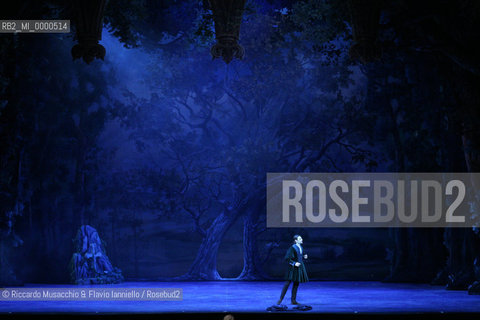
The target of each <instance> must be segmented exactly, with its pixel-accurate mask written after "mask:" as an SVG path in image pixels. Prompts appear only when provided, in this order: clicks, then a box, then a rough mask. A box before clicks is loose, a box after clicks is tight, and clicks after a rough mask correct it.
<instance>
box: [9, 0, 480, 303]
mask: <svg viewBox="0 0 480 320" xmlns="http://www.w3.org/2000/svg"><path fill="white" fill-rule="evenodd" d="M2 6H6V4H3V3H2ZM0 12H1V16H2V19H66V20H71V21H72V32H71V33H56V34H53V33H52V34H35V35H32V34H1V35H0V61H1V62H0V285H3V286H5V285H19V284H20V285H21V284H24V283H69V282H75V270H72V268H74V265H75V263H76V262H75V261H77V262H78V263H87V264H88V259H90V258H92V256H93V257H96V256H97V254H98V256H102V257H103V258H102V259H103V260H101V261H102V262H101V264H102V266H108V268H109V270H114V271H112V272H114V273H115V276H112V277H110V278H108V277H107V278H108V279H107V278H103V280H102V281H107V282H108V281H123V280H132V279H135V280H150V281H152V280H153V281H154V280H172V281H173V280H175V281H178V280H222V279H229V280H232V279H235V280H282V279H283V274H284V271H285V264H284V261H283V257H284V254H285V250H286V249H287V248H288V246H289V245H290V244H291V243H292V236H293V235H294V234H296V233H298V234H301V235H302V237H303V238H304V245H305V248H307V250H308V253H309V260H308V262H307V268H308V272H309V276H310V278H311V279H317V280H377V281H378V280H381V281H389V282H418V283H431V284H436V285H443V286H445V288H446V289H460V290H468V291H469V293H471V294H479V293H480V238H479V236H480V235H479V232H478V229H477V228H429V229H427V228H398V229H393V228H391V229H387V228H377V229H374V228H360V229H357V228H352V229H347V228H344V229H328V228H327V229H322V228H308V229H293V228H268V229H267V228H266V221H265V218H266V212H265V211H266V209H265V203H266V199H265V188H266V186H265V183H266V174H267V172H478V171H479V170H480V154H479V152H480V90H479V89H480V60H479V59H478V57H479V56H480V44H479V42H478V30H480V2H479V1H476V0H459V1H453V0H451V1H438V0H437V1H429V0H426V1H411V0H397V1H381V0H370V1H360V0H346V1H345V0H298V1H293V0H248V1H241V0H239V1H215V0H210V1H208V0H205V1H198V0H184V1H174V0H110V1H93V0H86V1H65V0H51V1H33V0H30V1H17V2H15V3H13V5H12V4H10V3H9V6H8V7H5V8H2V10H0ZM478 197H479V198H478V199H479V201H480V194H479V195H478ZM479 210H480V209H479V207H478V204H473V205H472V214H473V215H474V216H477V215H478V213H479V212H480V211H479ZM82 226H83V227H82ZM87 226H88V227H87ZM85 239H87V240H88V241H95V242H94V243H95V245H96V248H97V249H98V251H94V252H89V254H90V256H88V255H82V254H81V252H82V246H84V245H85V243H86V242H85V241H86V240H85ZM91 239H95V240H91ZM92 243H93V242H92ZM97 249H95V250H97ZM93 259H95V258H93ZM79 261H80V262H79ZM94 276H97V275H94ZM77 277H78V273H77ZM77 280H78V279H77ZM77 283H79V282H78V281H77Z"/></svg>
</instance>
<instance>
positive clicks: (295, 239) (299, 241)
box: [293, 234, 303, 244]
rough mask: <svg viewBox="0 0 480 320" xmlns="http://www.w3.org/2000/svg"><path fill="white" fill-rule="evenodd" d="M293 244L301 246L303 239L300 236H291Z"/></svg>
mask: <svg viewBox="0 0 480 320" xmlns="http://www.w3.org/2000/svg"><path fill="white" fill-rule="evenodd" d="M293 242H295V243H296V244H302V243H303V239H302V237H301V236H300V235H298V234H296V235H294V236H293Z"/></svg>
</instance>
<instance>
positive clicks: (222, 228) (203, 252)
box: [178, 209, 241, 280]
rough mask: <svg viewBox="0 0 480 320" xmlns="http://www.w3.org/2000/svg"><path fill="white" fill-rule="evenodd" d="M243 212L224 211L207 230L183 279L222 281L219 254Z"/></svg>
mask: <svg viewBox="0 0 480 320" xmlns="http://www.w3.org/2000/svg"><path fill="white" fill-rule="evenodd" d="M240 213H241V210H238V209H237V210H235V211H227V210H225V211H223V212H222V213H221V214H220V215H219V216H218V217H217V218H215V220H214V221H213V222H212V224H211V226H210V227H209V228H208V229H207V230H206V233H205V237H204V238H203V240H202V243H201V244H200V248H199V249H198V251H197V256H196V258H195V260H194V262H193V264H192V266H191V267H190V270H189V271H188V272H187V273H186V274H185V275H183V276H181V277H178V278H181V279H185V280H186V279H190V280H221V279H222V277H221V276H220V275H219V274H218V271H217V254H218V248H219V247H220V243H221V242H222V239H223V237H224V236H225V233H226V232H227V231H228V229H229V228H230V227H231V226H232V224H233V223H234V222H235V220H236V218H237V217H238V216H239V215H240Z"/></svg>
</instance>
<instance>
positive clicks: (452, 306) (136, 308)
mask: <svg viewBox="0 0 480 320" xmlns="http://www.w3.org/2000/svg"><path fill="white" fill-rule="evenodd" d="M282 285H283V282H281V281H278V282H275V281H273V282H257V281H252V282H250V281H248V282H247V281H207V282H124V283H122V284H116V285H97V286H73V285H44V284H26V285H25V287H39V288H59V287H61V288H65V287H73V288H78V287H86V288H92V287H93V288H105V287H108V288H112V287H117V288H182V289H183V300H182V301H23V302H22V301H0V312H1V313H24V312H28V313H31V312H34V313H45V312H47V313H100V314H102V313H124V312H127V313H170V312H175V313H179V312H187V313H191V312H195V313H198V312H215V313H218V312H232V313H235V312H240V313H243V312H254V313H263V312H265V313H266V312H268V311H266V308H267V307H269V306H271V305H273V304H275V303H276V301H277V300H278V297H279V294H280V290H281V288H282ZM290 290H291V287H290V288H289V290H288V292H287V295H286V296H285V299H284V301H283V303H285V304H287V305H288V306H289V308H291V307H293V306H291V305H289V302H290ZM297 300H298V301H299V302H301V303H303V304H308V305H310V306H312V307H313V309H312V310H310V311H306V312H302V313H349V314H353V313H417V312H421V313H423V312H428V313H430V312H433V313H450V312H480V296H478V295H477V296H473V295H468V293H467V292H466V291H447V290H445V289H444V288H443V287H440V286H430V285H427V284H399V283H380V282H370V281H368V282H367V281H366V282H350V281H348V282H347V281H346V282H339V281H335V282H329V281H311V282H308V283H305V284H300V287H299V290H298V295H297Z"/></svg>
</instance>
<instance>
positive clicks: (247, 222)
mask: <svg viewBox="0 0 480 320" xmlns="http://www.w3.org/2000/svg"><path fill="white" fill-rule="evenodd" d="M258 218H259V214H258V211H257V209H256V208H254V209H253V210H249V211H248V213H247V214H246V215H245V218H244V224H243V270H242V272H241V273H240V275H239V276H238V277H237V280H261V279H270V277H269V276H268V275H267V274H266V273H265V271H264V270H263V259H261V257H260V255H259V252H258V244H257V236H258V234H259V231H258V230H257V227H258Z"/></svg>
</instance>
